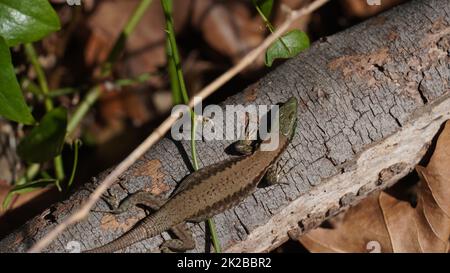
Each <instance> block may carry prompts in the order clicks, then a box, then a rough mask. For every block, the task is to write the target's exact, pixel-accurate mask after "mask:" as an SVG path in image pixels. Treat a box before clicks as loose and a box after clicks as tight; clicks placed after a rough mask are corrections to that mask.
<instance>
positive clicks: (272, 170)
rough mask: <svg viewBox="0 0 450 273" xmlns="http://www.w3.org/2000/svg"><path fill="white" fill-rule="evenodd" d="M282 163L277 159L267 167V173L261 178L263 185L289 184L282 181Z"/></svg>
mask: <svg viewBox="0 0 450 273" xmlns="http://www.w3.org/2000/svg"><path fill="white" fill-rule="evenodd" d="M280 170H281V168H280V165H279V161H276V162H275V163H273V164H272V165H270V167H269V168H268V169H267V171H266V174H265V175H264V176H263V178H262V180H261V183H260V184H261V186H262V187H269V186H273V185H275V184H288V183H281V182H280Z"/></svg>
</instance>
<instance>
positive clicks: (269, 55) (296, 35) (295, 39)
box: [265, 29, 309, 66]
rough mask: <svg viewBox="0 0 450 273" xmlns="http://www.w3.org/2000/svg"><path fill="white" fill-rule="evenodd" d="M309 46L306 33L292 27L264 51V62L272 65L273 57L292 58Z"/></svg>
mask: <svg viewBox="0 0 450 273" xmlns="http://www.w3.org/2000/svg"><path fill="white" fill-rule="evenodd" d="M308 47H309V38H308V36H307V35H306V33H304V32H302V31H300V30H297V29H294V30H291V31H289V32H288V33H286V34H284V35H283V36H281V37H280V39H278V40H277V41H275V42H274V43H273V44H272V45H271V46H270V47H269V48H268V49H267V51H266V58H265V63H266V65H267V66H272V63H273V61H274V60H275V59H281V58H284V59H286V58H292V57H295V56H297V55H298V54H299V53H300V52H302V51H303V50H305V49H307V48H308Z"/></svg>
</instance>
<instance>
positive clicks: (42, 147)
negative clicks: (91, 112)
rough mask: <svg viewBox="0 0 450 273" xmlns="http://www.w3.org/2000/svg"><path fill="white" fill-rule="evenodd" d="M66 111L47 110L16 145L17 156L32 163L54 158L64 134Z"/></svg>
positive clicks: (60, 148)
mask: <svg viewBox="0 0 450 273" xmlns="http://www.w3.org/2000/svg"><path fill="white" fill-rule="evenodd" d="M66 127H67V111H66V109H64V108H61V107H59V108H55V109H53V110H52V111H50V112H48V113H47V114H46V115H45V116H44V117H43V118H42V121H41V122H40V123H39V125H37V126H36V127H34V128H33V129H32V130H31V132H30V134H28V135H27V136H26V137H25V138H24V139H22V141H21V142H20V143H19V146H18V147H17V153H18V154H19V156H20V157H21V158H22V159H24V160H26V161H28V162H34V163H40V162H44V161H47V160H50V159H52V158H54V157H55V156H57V155H59V154H60V153H61V150H62V147H63V144H64V138H65V136H66Z"/></svg>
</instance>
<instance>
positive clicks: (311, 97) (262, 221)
mask: <svg viewBox="0 0 450 273" xmlns="http://www.w3.org/2000/svg"><path fill="white" fill-rule="evenodd" d="M449 56H450V4H449V1H448V0H430V1H425V0H423V1H412V2H408V3H407V4H404V5H402V6H399V7H397V8H394V9H392V10H390V11H388V12H386V13H384V14H381V15H379V16H377V17H375V18H373V19H370V20H368V21H365V22H363V23H361V24H359V25H357V26H355V27H352V28H349V29H347V30H346V31H343V32H341V33H338V34H335V35H332V36H330V37H326V38H324V39H321V40H320V41H318V42H316V43H315V44H313V45H312V47H311V48H310V49H309V50H308V51H307V52H305V53H302V54H300V55H299V56H298V57H296V58H294V59H291V60H288V61H286V62H285V63H284V64H282V65H280V66H279V67H277V68H276V69H274V70H273V71H272V72H271V73H269V74H268V75H267V76H265V77H264V78H262V79H261V80H259V81H258V82H257V83H255V84H254V85H252V86H250V87H248V88H247V89H246V90H244V91H243V92H241V93H239V94H237V95H235V96H232V97H230V98H228V99H226V100H225V101H224V102H223V103H222V104H221V106H222V107H224V106H225V105H230V104H244V105H246V104H276V103H278V102H280V101H284V100H286V99H287V98H288V97H290V96H295V97H297V98H298V100H299V101H300V106H299V120H298V126H297V130H296V135H295V136H294V139H293V141H292V144H291V145H290V146H289V148H288V150H287V152H286V153H285V154H284V155H283V157H282V164H281V165H282V166H283V172H282V180H284V181H283V182H285V183H287V184H280V185H275V186H272V187H268V188H262V189H258V191H257V192H256V193H254V194H253V195H252V196H250V197H248V198H247V199H246V200H245V201H244V202H242V203H241V204H239V205H238V206H236V207H235V208H233V209H230V210H228V211H226V212H224V213H222V214H220V215H217V216H215V217H214V220H215V221H216V225H217V229H218V235H219V238H220V241H221V244H222V246H223V248H224V250H226V251H232V252H253V251H257V252H260V251H269V250H271V249H273V248H274V247H276V246H278V245H280V244H281V243H283V242H285V241H286V240H287V239H288V233H289V232H294V233H296V234H298V233H302V232H305V231H307V230H309V229H311V228H314V227H315V226H317V225H318V224H320V223H321V222H322V221H324V220H325V219H327V218H328V217H331V216H333V215H335V214H337V213H338V212H340V211H342V210H344V209H346V208H348V207H349V206H350V205H353V204H355V203H356V202H358V201H359V200H361V199H362V198H364V197H365V196H367V195H368V194H370V193H371V192H373V191H376V190H380V189H383V188H385V187H388V186H390V185H392V184H393V183H395V182H396V181H398V180H399V179H400V178H402V177H404V176H405V175H406V174H408V173H409V172H410V171H411V170H412V169H413V168H414V166H415V165H416V164H417V163H418V162H419V161H420V159H421V158H422V157H423V155H424V154H425V152H426V151H427V148H428V146H429V144H430V143H431V141H432V139H433V137H434V135H435V134H436V133H437V131H438V130H439V128H440V126H441V124H442V123H443V122H444V121H445V120H447V119H448V118H449V117H450V92H449V91H450V86H449V82H450V62H449V61H450V57H449ZM230 143H231V142H229V141H211V142H200V141H198V142H197V145H198V146H197V151H198V158H199V160H200V165H201V166H205V165H209V164H212V163H214V162H217V161H220V160H223V159H225V158H227V157H229V155H227V154H226V153H225V152H224V150H225V148H226V147H227V146H228V145H229V144H230ZM189 162H190V145H189V143H187V142H186V143H184V142H182V143H176V142H174V141H172V140H170V139H169V138H164V139H162V140H161V141H160V142H159V143H158V144H157V145H155V146H154V147H152V148H151V149H150V150H149V151H148V152H147V153H146V155H145V156H144V157H143V158H141V159H140V160H139V161H138V162H136V163H135V164H134V165H133V167H132V168H130V169H129V170H128V171H127V172H126V173H125V174H123V175H122V177H121V179H120V181H118V183H117V184H115V185H113V186H112V188H111V189H110V192H111V194H113V195H115V196H117V197H118V198H119V199H122V198H124V197H125V196H126V195H127V194H128V193H132V192H136V191H138V190H147V191H150V192H152V193H154V194H156V195H159V194H161V195H164V196H168V195H169V194H170V192H171V191H172V190H173V189H174V188H175V186H176V185H177V183H178V182H179V181H180V180H182V178H183V177H185V176H186V175H187V174H189V173H190V172H191V171H192V170H191V169H190V167H188V166H190V163H189ZM103 176H104V175H103ZM99 180H100V179H97V180H95V181H94V184H96V183H97V182H96V181H99ZM89 193H90V192H89V191H88V190H86V189H84V188H82V189H80V190H78V191H77V192H75V193H74V194H73V195H72V196H71V197H70V198H69V199H68V200H66V201H64V202H61V203H57V204H55V205H53V206H51V208H49V209H47V210H46V211H45V212H43V213H42V214H41V215H40V216H37V217H35V218H34V219H32V220H30V221H29V222H28V223H27V224H25V225H24V226H23V227H21V228H19V229H18V230H16V231H15V232H13V233H12V234H10V235H9V236H7V237H5V238H4V239H3V240H2V241H0V251H1V252H22V251H25V250H26V249H28V248H29V247H30V246H31V245H32V244H33V243H34V242H35V241H36V240H38V239H40V238H42V236H43V235H44V234H46V233H47V232H48V231H50V230H51V229H52V228H54V227H55V225H56V224H57V223H58V222H60V221H61V220H62V219H64V218H65V217H67V216H68V215H69V214H70V213H72V212H73V211H74V210H75V209H77V208H78V207H79V206H80V205H81V204H82V202H83V200H85V199H86V197H87V196H88V194H89ZM95 209H96V210H108V207H107V205H106V203H104V202H103V201H99V202H98V203H97V206H96V208H95ZM144 215H145V213H144V211H143V210H141V209H139V208H136V209H133V210H132V211H129V212H127V213H125V214H123V215H119V216H115V215H110V214H105V213H99V212H92V213H91V214H90V215H89V217H88V218H87V219H86V220H85V221H82V222H80V223H78V224H76V225H74V226H72V227H70V228H69V229H68V230H66V231H65V232H64V233H63V234H62V235H60V236H59V237H58V239H57V240H55V241H54V242H53V243H52V244H51V245H50V246H49V247H48V248H47V249H46V251H48V252H67V251H68V250H67V249H66V247H67V246H68V245H70V244H69V242H71V241H75V245H76V244H77V242H79V245H80V247H81V250H84V249H90V248H93V247H95V246H99V245H102V244H104V243H107V242H109V241H111V240H113V239H115V238H117V237H118V236H119V235H121V234H122V233H123V232H124V231H126V230H128V229H129V228H131V227H132V226H133V224H134V223H136V222H137V221H138V220H139V219H141V218H142V217H144ZM190 227H191V229H192V230H193V233H194V236H195V240H196V245H197V246H196V249H195V250H194V251H196V252H204V251H210V250H211V245H210V242H209V240H206V237H207V236H206V235H205V225H204V223H201V224H191V225H190ZM168 238H169V235H168V234H167V233H163V234H162V235H161V236H157V237H154V238H152V239H147V240H144V241H142V242H140V243H136V244H134V245H133V246H131V247H129V248H127V249H126V250H125V252H147V251H150V252H153V251H158V248H157V247H158V246H159V245H160V244H161V243H162V241H163V240H165V239H168ZM72 245H73V243H72Z"/></svg>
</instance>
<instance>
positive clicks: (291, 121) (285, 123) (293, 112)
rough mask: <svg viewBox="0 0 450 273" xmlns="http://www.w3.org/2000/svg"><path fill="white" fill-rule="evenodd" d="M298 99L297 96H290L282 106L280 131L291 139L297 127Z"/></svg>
mask: <svg viewBox="0 0 450 273" xmlns="http://www.w3.org/2000/svg"><path fill="white" fill-rule="evenodd" d="M297 109H298V101H297V99H296V98H295V97H290V98H289V99H288V100H287V101H286V102H285V103H283V104H281V106H280V132H281V134H283V135H284V136H287V137H288V138H289V139H292V137H293V136H294V133H295V127H297Z"/></svg>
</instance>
